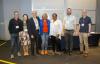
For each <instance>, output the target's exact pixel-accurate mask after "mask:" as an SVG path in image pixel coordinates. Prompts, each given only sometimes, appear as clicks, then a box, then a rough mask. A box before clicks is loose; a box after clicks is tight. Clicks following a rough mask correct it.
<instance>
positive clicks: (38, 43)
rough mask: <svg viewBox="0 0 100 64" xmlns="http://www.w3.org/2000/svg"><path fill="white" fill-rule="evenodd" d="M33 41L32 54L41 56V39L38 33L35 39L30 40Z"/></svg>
mask: <svg viewBox="0 0 100 64" xmlns="http://www.w3.org/2000/svg"><path fill="white" fill-rule="evenodd" d="M30 40H31V54H32V55H36V54H39V48H40V46H41V38H40V35H39V34H38V31H36V33H35V34H34V38H30Z"/></svg>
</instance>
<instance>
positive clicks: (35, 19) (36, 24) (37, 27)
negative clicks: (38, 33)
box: [33, 18, 39, 30]
mask: <svg viewBox="0 0 100 64" xmlns="http://www.w3.org/2000/svg"><path fill="white" fill-rule="evenodd" d="M33 20H34V23H35V26H36V30H38V29H39V23H38V20H37V18H33Z"/></svg>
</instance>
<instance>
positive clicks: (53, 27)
mask: <svg viewBox="0 0 100 64" xmlns="http://www.w3.org/2000/svg"><path fill="white" fill-rule="evenodd" d="M61 32H62V23H61V21H60V20H58V19H57V14H56V13H53V14H52V20H51V23H50V36H51V39H50V41H51V43H52V49H53V54H60V53H59V52H58V50H59V49H60V39H61Z"/></svg>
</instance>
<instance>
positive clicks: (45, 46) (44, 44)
mask: <svg viewBox="0 0 100 64" xmlns="http://www.w3.org/2000/svg"><path fill="white" fill-rule="evenodd" d="M48 37H49V34H48V33H43V34H42V35H41V38H42V44H41V47H42V50H47V49H48Z"/></svg>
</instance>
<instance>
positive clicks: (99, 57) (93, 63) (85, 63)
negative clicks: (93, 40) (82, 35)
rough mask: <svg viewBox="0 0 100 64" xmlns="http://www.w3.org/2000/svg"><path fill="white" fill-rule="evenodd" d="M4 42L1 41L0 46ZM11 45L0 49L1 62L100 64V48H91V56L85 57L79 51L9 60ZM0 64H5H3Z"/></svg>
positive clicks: (23, 63)
mask: <svg viewBox="0 0 100 64" xmlns="http://www.w3.org/2000/svg"><path fill="white" fill-rule="evenodd" d="M2 42H4V41H0V44H1V43H2ZM9 51H10V43H9V42H8V43H6V44H5V45H3V46H1V47H0V60H5V61H9V62H14V63H16V64H100V47H91V48H90V52H89V56H88V57H84V56H83V55H80V54H79V51H73V54H72V55H71V56H69V55H61V56H59V55H55V56H41V55H40V56H27V57H23V56H21V57H17V56H16V57H15V59H10V58H9V54H10V53H9ZM0 64H4V63H1V62H0ZM5 64H6V63H5Z"/></svg>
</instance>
